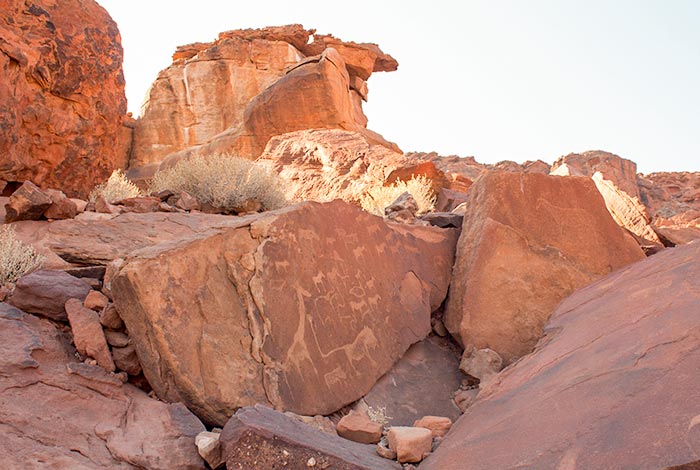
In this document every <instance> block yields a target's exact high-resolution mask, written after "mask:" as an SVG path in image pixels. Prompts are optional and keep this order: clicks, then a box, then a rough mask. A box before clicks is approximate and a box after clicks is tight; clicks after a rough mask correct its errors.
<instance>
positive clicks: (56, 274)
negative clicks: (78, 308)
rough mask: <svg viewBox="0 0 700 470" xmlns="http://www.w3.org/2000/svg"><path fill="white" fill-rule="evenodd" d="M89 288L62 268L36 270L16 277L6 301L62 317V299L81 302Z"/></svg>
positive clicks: (44, 314)
mask: <svg viewBox="0 0 700 470" xmlns="http://www.w3.org/2000/svg"><path fill="white" fill-rule="evenodd" d="M90 291H91V288H90V285H89V284H88V283H86V282H85V281H83V280H82V279H78V278H77V277H73V276H71V275H70V274H67V273H65V272H63V271H48V270H40V271H35V272H33V273H31V274H27V275H26V276H22V277H21V278H19V279H18V280H17V283H16V284H15V289H14V291H13V292H12V294H11V295H10V297H9V299H8V302H9V303H10V304H12V305H14V306H15V307H17V308H19V309H21V310H24V311H26V312H29V313H36V314H37V315H42V316H45V317H47V318H50V319H52V320H56V321H66V320H67V319H68V317H67V316H66V309H65V305H66V302H67V301H68V300H70V299H78V300H79V301H80V302H82V301H83V300H85V298H86V297H87V296H88V294H89V293H90Z"/></svg>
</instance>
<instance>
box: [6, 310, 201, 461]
mask: <svg viewBox="0 0 700 470" xmlns="http://www.w3.org/2000/svg"><path fill="white" fill-rule="evenodd" d="M74 353H75V350H74V349H73V348H72V347H71V346H70V343H69V340H68V337H67V335H66V334H65V333H62V332H61V331H60V330H58V329H56V327H54V326H53V325H52V324H51V322H49V321H48V320H44V319H40V318H38V317H35V316H32V315H27V314H24V313H23V312H21V311H20V310H18V309H15V308H13V307H11V306H9V305H7V304H3V303H0V435H2V439H0V467H1V468H3V469H15V468H17V469H19V468H37V469H38V468H70V469H76V470H83V469H84V470H88V469H94V468H116V469H125V470H126V469H137V468H149V469H153V470H156V469H162V470H166V469H167V470H170V469H173V468H178V469H180V468H181V469H187V470H199V469H202V470H204V462H203V461H202V460H201V459H200V458H199V456H198V455H197V449H196V447H195V445H194V438H195V436H196V435H197V434H198V433H199V432H201V431H203V430H204V426H203V425H202V423H201V422H199V420H198V419H197V418H196V417H195V416H193V415H192V414H191V413H190V412H189V411H188V410H187V409H186V408H185V407H184V406H182V405H180V404H172V405H168V404H165V403H162V402H159V401H157V400H153V399H151V398H148V396H147V395H146V394H145V393H144V392H142V391H141V390H139V389H137V388H135V387H132V386H131V385H128V384H123V383H122V382H121V381H120V380H118V379H117V377H116V376H114V375H113V374H109V373H108V372H106V371H104V370H102V369H101V368H99V367H97V366H90V365H87V364H83V363H80V362H76V359H75V356H74Z"/></svg>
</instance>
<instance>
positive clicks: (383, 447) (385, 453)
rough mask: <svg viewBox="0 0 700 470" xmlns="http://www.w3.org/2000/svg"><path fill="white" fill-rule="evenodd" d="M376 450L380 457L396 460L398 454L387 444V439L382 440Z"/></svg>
mask: <svg viewBox="0 0 700 470" xmlns="http://www.w3.org/2000/svg"><path fill="white" fill-rule="evenodd" d="M376 450H377V454H378V455H379V456H380V457H383V458H385V459H389V460H396V452H395V451H393V450H391V449H389V444H388V443H387V440H386V437H382V439H381V440H380V441H379V442H378V443H377V447H376Z"/></svg>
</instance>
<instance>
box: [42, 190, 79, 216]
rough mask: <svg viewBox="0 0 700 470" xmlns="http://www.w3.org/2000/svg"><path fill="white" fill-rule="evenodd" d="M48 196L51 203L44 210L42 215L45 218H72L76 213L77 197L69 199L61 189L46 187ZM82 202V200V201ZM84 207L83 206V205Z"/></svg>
mask: <svg viewBox="0 0 700 470" xmlns="http://www.w3.org/2000/svg"><path fill="white" fill-rule="evenodd" d="M46 192H47V193H48V195H49V197H50V198H51V205H50V206H49V207H48V209H46V210H45V211H44V217H46V218H47V219H55V220H60V219H72V218H73V217H75V216H76V215H78V212H79V210H78V204H77V202H76V201H79V199H69V198H68V197H67V196H66V195H65V194H64V193H63V191H58V190H56V189H47V190H46ZM83 202H84V201H83ZM83 209H85V207H83Z"/></svg>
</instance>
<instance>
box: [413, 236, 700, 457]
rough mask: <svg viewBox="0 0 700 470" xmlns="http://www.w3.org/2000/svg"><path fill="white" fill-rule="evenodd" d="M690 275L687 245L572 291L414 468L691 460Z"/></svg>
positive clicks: (693, 301) (695, 340) (697, 328)
mask: <svg viewBox="0 0 700 470" xmlns="http://www.w3.org/2000/svg"><path fill="white" fill-rule="evenodd" d="M699 281H700V243H697V242H695V243H692V244H689V245H686V246H683V247H677V248H672V249H667V250H664V251H662V252H661V253H658V254H656V255H654V256H653V257H650V258H648V259H646V260H644V261H641V262H639V263H636V264H633V265H631V266H629V267H627V268H623V269H622V270H620V271H618V272H617V273H614V274H611V275H610V276H607V277H605V278H604V279H601V280H600V281H598V282H596V283H595V284H592V285H590V286H588V287H585V288H583V289H580V290H579V291H577V292H576V293H574V294H573V295H572V296H571V297H569V298H568V299H566V300H565V301H564V302H562V304H561V305H560V306H559V307H557V309H556V310H555V311H554V313H553V314H552V317H551V319H550V321H549V323H548V325H547V334H546V336H545V337H544V338H543V339H542V340H541V341H540V343H539V344H538V346H537V348H536V350H535V352H534V353H532V354H531V355H529V356H527V357H524V358H523V359H522V360H521V361H519V362H518V363H517V365H515V366H513V367H511V368H509V369H506V370H505V371H504V372H502V373H501V374H500V376H499V378H498V379H497V381H496V382H494V383H492V385H491V386H490V387H489V388H487V389H486V390H484V391H482V393H481V395H480V396H479V398H478V400H477V402H476V403H475V404H474V405H472V407H471V408H469V409H468V410H467V411H466V413H465V414H464V415H463V416H462V418H461V419H460V420H459V421H457V422H456V423H455V425H454V426H453V428H452V430H451V431H450V434H449V435H448V436H447V437H446V438H445V440H444V441H443V442H442V444H441V445H440V447H439V448H438V449H437V450H436V452H435V453H434V454H433V455H432V456H430V457H429V458H428V460H427V461H426V462H424V463H423V464H422V465H421V469H423V468H425V469H426V470H438V469H439V470H457V469H459V470H472V469H474V470H476V469H489V470H490V469H494V468H498V469H516V468H517V469H520V468H558V469H564V468H565V469H583V468H649V469H652V468H653V469H658V468H667V467H669V468H671V467H672V468H678V469H681V468H684V469H685V468H688V469H690V468H695V467H696V464H697V459H698V453H699V452H700V426H698V424H700V418H699V417H698V409H697V398H698V386H699V380H698V374H697V365H698V361H700V349H698V344H700V317H698V315H697V312H698V305H700V294H699V293H700V282H699ZM504 443H507V445H505V446H504ZM683 464H688V465H683Z"/></svg>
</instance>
